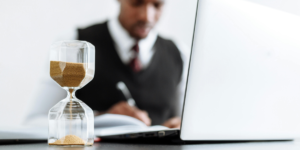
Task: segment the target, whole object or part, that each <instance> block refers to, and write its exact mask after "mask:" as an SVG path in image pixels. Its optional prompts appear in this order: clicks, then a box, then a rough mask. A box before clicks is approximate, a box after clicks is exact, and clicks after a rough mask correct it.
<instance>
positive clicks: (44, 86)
mask: <svg viewBox="0 0 300 150" xmlns="http://www.w3.org/2000/svg"><path fill="white" fill-rule="evenodd" d="M250 1H253V2H256V3H259V4H262V5H265V6H269V7H272V8H275V9H279V10H282V11H286V12H289V13H293V14H296V15H300V2H299V0H250ZM166 6H167V7H166V10H165V13H164V16H163V18H162V20H161V22H160V24H159V29H158V30H159V31H160V33H161V34H162V35H164V36H165V37H171V38H172V39H174V40H175V41H181V42H182V43H184V44H186V45H187V46H188V47H190V46H191V42H192V34H193V23H194V16H195V10H196V0H168V1H167V5H166ZM117 14H118V2H117V0H84V1H83V0H51V1H50V0H48V1H47V0H43V1H41V0H0V96H1V97H0V120H1V121H0V122H1V125H12V124H15V125H17V124H21V123H22V122H24V120H25V119H26V116H27V115H28V114H29V112H34V111H33V110H32V105H33V103H36V101H39V102H41V103H50V105H52V104H53V105H54V104H55V103H56V101H55V100H60V99H62V98H63V97H62V96H61V94H62V93H64V91H63V90H61V89H60V88H59V87H58V86H57V85H56V84H55V83H54V81H52V80H51V79H50V77H49V68H48V59H49V58H48V57H49V56H48V52H49V47H50V45H51V43H53V42H54V41H56V40H57V39H59V38H61V37H60V36H61V35H68V34H71V31H72V30H75V29H76V28H78V27H86V26H88V25H91V24H93V23H98V22H102V21H105V20H106V19H107V18H110V17H113V16H116V15H117ZM51 92H52V93H56V92H57V93H58V94H57V95H56V94H51V95H49V93H51ZM47 111H48V110H45V112H47Z"/></svg>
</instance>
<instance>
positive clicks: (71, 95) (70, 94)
mask: <svg viewBox="0 0 300 150" xmlns="http://www.w3.org/2000/svg"><path fill="white" fill-rule="evenodd" d="M64 89H65V90H66V91H67V97H66V99H69V100H74V99H77V98H76V96H75V92H76V91H77V89H76V88H64Z"/></svg>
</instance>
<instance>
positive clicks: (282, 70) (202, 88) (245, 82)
mask: <svg viewBox="0 0 300 150" xmlns="http://www.w3.org/2000/svg"><path fill="white" fill-rule="evenodd" d="M299 27H300V17H298V16H296V15H292V14H289V13H286V12H282V11H279V10H276V9H272V8H269V7H266V6H262V5H258V4H255V3H252V2H250V1H246V0H226V1H224V0H198V4H197V12H196V18H195V27H194V36H193V44H192V49H191V56H190V64H189V72H188V76H187V83H186V93H185V98H184V106H183V110H182V124H181V129H180V130H179V129H167V130H152V131H147V132H139V131H136V132H134V131H130V132H127V133H124V132H122V133H120V134H119V133H114V134H111V135H105V136H99V137H100V138H101V139H102V140H124V139H128V140H130V139H131V140H138V139H146V140H149V139H160V140H161V139H179V140H180V141H257V140H263V141H264V140H292V139H294V138H297V137H299V136H300V42H299V41H300V28H299Z"/></svg>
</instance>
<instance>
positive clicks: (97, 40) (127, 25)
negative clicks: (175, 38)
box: [77, 0, 185, 128]
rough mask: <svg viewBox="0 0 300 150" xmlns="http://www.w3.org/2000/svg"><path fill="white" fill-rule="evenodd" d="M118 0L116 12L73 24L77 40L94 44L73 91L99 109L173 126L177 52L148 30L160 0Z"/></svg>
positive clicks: (179, 64) (179, 74) (176, 122)
mask: <svg viewBox="0 0 300 150" xmlns="http://www.w3.org/2000/svg"><path fill="white" fill-rule="evenodd" d="M119 3H120V14H119V16H118V18H115V19H112V20H110V21H108V22H104V23H101V24H96V25H93V26H90V27H87V28H85V29H79V30H78V40H84V41H88V42H91V43H92V44H93V45H95V47H96V70H95V77H94V79H93V81H92V82H91V83H89V84H88V85H86V86H85V87H84V88H82V89H81V90H79V91H78V92H77V97H78V98H79V99H82V100H84V102H85V103H86V104H87V105H89V106H90V107H91V108H92V109H93V110H96V111H98V112H99V114H103V113H112V114H123V115H128V116H131V117H134V118H137V119H139V120H141V121H143V122H144V123H145V124H147V125H151V124H152V125H158V124H163V125H165V126H168V127H171V128H179V127H180V118H179V115H180V113H179V112H180V109H179V105H180V102H179V100H178V92H179V91H181V90H182V89H183V88H182V87H183V86H184V85H185V83H182V82H183V81H182V78H183V70H184V67H183V66H184V62H183V57H182V55H181V52H180V50H179V49H178V47H177V46H176V45H175V44H174V43H173V42H172V41H170V40H166V39H163V38H162V37H160V36H158V35H157V33H156V32H155V30H153V28H154V27H155V25H156V24H157V22H158V21H159V19H160V17H161V15H162V11H163V7H164V3H165V0H119ZM119 81H122V82H124V83H125V84H126V86H127V87H128V89H129V91H130V93H131V95H132V97H133V98H134V99H135V101H136V106H130V105H129V104H128V103H127V102H126V101H125V97H124V95H123V94H122V93H121V92H120V91H119V90H118V89H117V88H116V84H117V83H118V82H119ZM181 93H182V92H181ZM179 97H180V96H179Z"/></svg>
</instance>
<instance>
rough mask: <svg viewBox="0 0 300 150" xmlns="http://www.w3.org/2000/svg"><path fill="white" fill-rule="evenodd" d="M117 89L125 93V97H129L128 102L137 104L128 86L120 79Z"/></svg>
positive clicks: (133, 104) (131, 104)
mask: <svg viewBox="0 0 300 150" xmlns="http://www.w3.org/2000/svg"><path fill="white" fill-rule="evenodd" d="M117 89H118V90H120V91H121V92H122V93H123V95H124V96H125V98H126V99H127V103H128V104H129V105H130V106H135V100H134V99H133V98H132V96H131V94H130V92H129V90H128V88H127V86H126V85H125V83H124V82H122V81H119V82H118V83H117Z"/></svg>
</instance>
